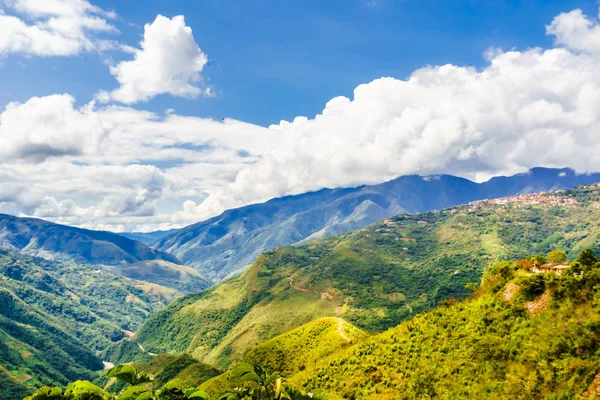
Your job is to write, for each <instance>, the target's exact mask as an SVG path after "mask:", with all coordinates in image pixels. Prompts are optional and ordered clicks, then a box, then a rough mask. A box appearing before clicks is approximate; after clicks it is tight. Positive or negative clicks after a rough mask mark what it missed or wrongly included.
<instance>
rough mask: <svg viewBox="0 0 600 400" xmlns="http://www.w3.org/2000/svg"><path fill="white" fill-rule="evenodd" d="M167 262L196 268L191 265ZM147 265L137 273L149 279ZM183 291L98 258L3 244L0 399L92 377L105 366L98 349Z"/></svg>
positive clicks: (182, 284) (183, 283)
mask: <svg viewBox="0 0 600 400" xmlns="http://www.w3.org/2000/svg"><path fill="white" fill-rule="evenodd" d="M151 262H157V263H166V261H162V260H155V261H151ZM136 266H137V264H126V265H120V266H113V267H110V268H139V267H136ZM167 268H177V269H181V268H184V269H187V270H190V272H188V271H185V272H186V273H189V274H198V273H197V272H195V271H193V270H191V269H190V268H189V267H182V266H174V267H169V266H167ZM177 269H176V270H175V271H176V272H177V271H178V270H177ZM147 270H148V269H147V268H143V271H144V273H143V274H142V276H140V278H142V277H143V278H146V279H148V278H150V277H149V276H148V273H147ZM130 275H131V273H130ZM164 276H165V274H164V273H161V274H160V279H162V280H164V279H165V278H164ZM183 277H185V275H183ZM160 279H157V280H160ZM171 279H172V280H173V284H172V286H177V285H179V286H180V287H181V288H185V287H186V285H187V286H189V285H190V284H191V282H190V281H189V280H188V281H187V282H186V281H180V282H178V283H177V285H176V284H175V283H174V282H175V281H177V280H178V279H181V278H179V275H173V276H172V278H171ZM204 282H205V281H204ZM167 283H168V282H167ZM203 287H204V286H201V287H196V286H193V287H190V289H199V288H203ZM181 294H182V293H181V292H179V291H177V290H175V289H172V288H169V287H165V286H160V285H158V284H154V283H150V282H148V281H142V280H135V279H130V278H126V277H124V276H121V275H119V274H116V273H114V272H111V271H108V270H107V269H103V268H99V267H98V266H94V265H77V264H73V263H71V262H59V261H49V260H45V259H42V258H38V257H31V256H27V255H24V254H19V253H17V252H14V251H7V250H0V398H2V399H5V398H6V399H13V398H22V397H23V396H24V392H25V391H31V388H32V387H33V386H38V385H41V384H66V383H67V382H69V381H70V380H73V379H77V378H79V377H92V376H94V373H93V371H94V370H98V369H102V367H103V365H102V362H101V361H100V359H99V358H98V357H97V356H96V353H97V352H100V351H102V350H104V349H106V348H107V347H109V346H110V345H111V344H112V343H114V342H116V341H118V340H120V339H122V338H124V337H126V336H127V335H132V334H133V332H135V331H136V330H137V329H138V328H139V326H140V325H141V324H142V323H143V321H145V320H146V319H147V318H148V316H149V315H151V314H152V313H153V312H155V311H157V310H158V309H160V308H162V307H164V306H166V305H167V304H168V303H170V302H171V301H173V300H174V299H175V298H177V297H179V296H181ZM2 387H3V388H5V390H6V391H5V392H3V391H2V389H1V388H2ZM21 395H23V396H21ZM19 396H21V397H19Z"/></svg>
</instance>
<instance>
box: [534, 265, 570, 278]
mask: <svg viewBox="0 0 600 400" xmlns="http://www.w3.org/2000/svg"><path fill="white" fill-rule="evenodd" d="M569 268H571V266H570V265H569V264H556V263H548V264H544V265H540V266H534V267H533V268H532V269H531V270H532V271H533V272H535V273H536V274H540V273H546V272H554V273H556V274H558V275H562V274H563V272H565V271H566V270H567V269H569Z"/></svg>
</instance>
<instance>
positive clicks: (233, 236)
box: [146, 168, 600, 282]
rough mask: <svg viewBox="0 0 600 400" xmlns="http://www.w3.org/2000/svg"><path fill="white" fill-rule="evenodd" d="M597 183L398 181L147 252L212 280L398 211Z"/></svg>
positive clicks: (193, 234)
mask: <svg viewBox="0 0 600 400" xmlns="http://www.w3.org/2000/svg"><path fill="white" fill-rule="evenodd" d="M598 181H600V174H597V173H595V174H577V173H575V172H574V171H573V170H571V169H568V168H563V169H550V168H534V169H531V170H530V171H528V172H526V173H522V174H518V175H514V176H509V177H495V178H492V179H490V180H489V181H487V182H483V183H476V182H472V181H470V180H467V179H463V178H459V177H455V176H451V175H434V176H426V177H421V176H416V175H411V176H403V177H399V178H397V179H394V180H392V181H389V182H385V183H382V184H379V185H373V186H360V187H356V188H343V189H323V190H320V191H318V192H312V193H306V194H302V195H298V196H287V197H282V198H277V199H273V200H270V201H267V202H266V203H261V204H254V205H250V206H246V207H242V208H237V209H233V210H228V211H225V212H224V213H222V214H221V215H219V216H217V217H214V218H211V219H209V220H206V221H203V222H199V223H197V224H193V225H190V226H188V227H185V228H182V229H178V230H175V231H174V232H172V233H170V234H167V235H166V236H165V237H163V238H161V239H159V240H158V242H156V243H155V244H154V245H153V248H154V249H156V250H158V251H161V252H164V253H168V254H171V255H173V256H175V257H177V258H178V259H180V260H182V261H183V262H184V263H185V264H186V265H188V266H191V267H193V268H195V269H197V270H198V271H200V272H201V273H202V274H203V275H204V276H206V277H207V278H208V279H211V280H212V281H214V282H218V281H220V280H222V279H224V278H226V277H228V276H232V275H235V274H239V273H240V272H241V271H243V270H244V269H245V268H246V267H247V266H249V265H250V264H251V263H252V262H253V261H254V260H255V259H256V257H258V256H259V255H260V254H261V253H264V252H267V251H270V250H272V249H274V248H276V247H279V246H284V245H291V244H301V243H305V242H308V241H311V240H314V239H319V238H323V237H326V236H331V235H336V234H340V233H345V232H350V231H353V230H356V229H360V228H363V227H365V226H367V225H369V224H371V223H373V222H375V221H377V220H380V219H383V218H387V217H390V216H393V215H397V214H400V213H418V212H425V211H430V210H440V209H444V208H447V207H451V206H455V205H458V204H465V203H468V202H470V201H474V200H480V199H486V198H494V197H506V196H513V195H519V194H527V193H535V192H542V191H548V190H557V189H569V188H573V187H575V186H577V185H584V184H590V183H595V182H598ZM159 236H160V235H159ZM146 237H148V236H146Z"/></svg>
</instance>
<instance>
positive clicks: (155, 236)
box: [119, 229, 177, 246]
mask: <svg viewBox="0 0 600 400" xmlns="http://www.w3.org/2000/svg"><path fill="white" fill-rule="evenodd" d="M176 230H177V229H169V230H168V231H154V232H119V235H121V236H125V237H126V238H128V239H131V240H137V241H138V242H142V243H144V244H145V245H147V246H150V245H153V244H154V243H156V242H158V241H159V240H161V239H162V238H164V237H166V236H169V235H171V234H173V233H174V232H175V231H176Z"/></svg>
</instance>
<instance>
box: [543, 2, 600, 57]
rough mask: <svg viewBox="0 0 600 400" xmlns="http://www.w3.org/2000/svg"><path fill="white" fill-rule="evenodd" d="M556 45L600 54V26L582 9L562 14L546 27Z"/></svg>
mask: <svg viewBox="0 0 600 400" xmlns="http://www.w3.org/2000/svg"><path fill="white" fill-rule="evenodd" d="M546 32H547V33H548V34H549V35H553V36H555V37H556V43H558V44H561V45H564V46H567V47H568V48H570V49H573V50H576V51H585V52H593V53H600V26H598V21H596V20H594V19H592V18H590V17H588V16H586V15H585V14H583V11H581V10H580V9H577V10H573V11H571V12H568V13H562V14H560V15H559V16H557V17H556V18H554V21H552V23H551V24H550V25H548V26H547V27H546Z"/></svg>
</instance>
